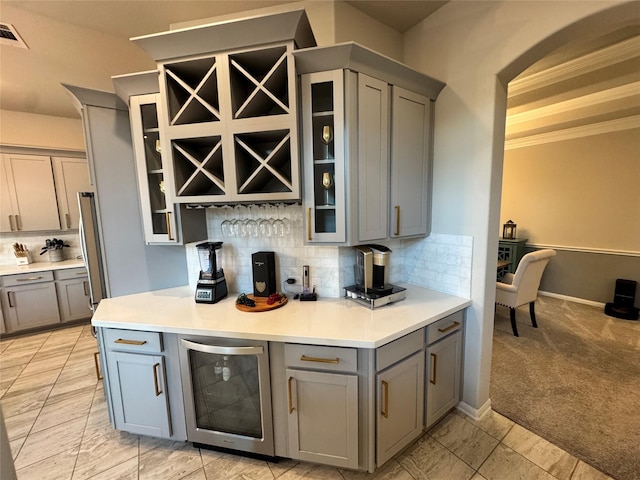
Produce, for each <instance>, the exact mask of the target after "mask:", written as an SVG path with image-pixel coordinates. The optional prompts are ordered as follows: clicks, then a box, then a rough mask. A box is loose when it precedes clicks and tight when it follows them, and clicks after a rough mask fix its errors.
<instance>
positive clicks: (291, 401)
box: [287, 377, 295, 414]
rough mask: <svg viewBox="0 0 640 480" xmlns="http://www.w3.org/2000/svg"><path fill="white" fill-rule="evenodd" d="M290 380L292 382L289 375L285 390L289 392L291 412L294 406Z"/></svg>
mask: <svg viewBox="0 0 640 480" xmlns="http://www.w3.org/2000/svg"><path fill="white" fill-rule="evenodd" d="M291 382H293V377H289V380H287V392H288V394H289V413H290V414H291V413H293V411H294V410H295V408H293V395H292V393H291Z"/></svg>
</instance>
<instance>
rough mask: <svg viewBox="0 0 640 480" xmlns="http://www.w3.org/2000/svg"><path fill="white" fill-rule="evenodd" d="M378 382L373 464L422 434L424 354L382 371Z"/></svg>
mask: <svg viewBox="0 0 640 480" xmlns="http://www.w3.org/2000/svg"><path fill="white" fill-rule="evenodd" d="M376 379H377V387H376V388H377V415H376V416H377V430H376V465H377V466H381V465H382V464H384V463H385V462H386V461H387V460H389V459H390V458H391V457H393V456H394V455H395V454H396V453H398V452H399V451H400V450H402V449H403V448H404V447H406V446H407V445H408V444H409V443H411V442H412V441H413V440H415V439H416V438H417V437H419V436H420V435H421V434H422V427H423V424H424V422H423V419H424V351H420V352H418V353H416V354H415V355H413V356H411V357H409V358H407V359H406V360H403V361H402V362H400V363H397V364H395V365H394V366H392V367H390V368H388V369H386V370H384V371H383V372H381V373H379V374H378V375H377V376H376Z"/></svg>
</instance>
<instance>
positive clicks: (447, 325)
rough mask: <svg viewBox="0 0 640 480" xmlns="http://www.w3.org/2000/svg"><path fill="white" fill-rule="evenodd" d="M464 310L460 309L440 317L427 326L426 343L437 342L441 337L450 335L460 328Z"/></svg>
mask: <svg viewBox="0 0 640 480" xmlns="http://www.w3.org/2000/svg"><path fill="white" fill-rule="evenodd" d="M463 317H464V310H460V311H459V312H456V313H454V314H451V315H449V316H448V317H444V318H441V319H440V320H438V321H437V322H435V323H432V324H431V325H428V326H427V345H431V344H432V343H433V342H437V341H438V340H440V339H441V338H444V337H446V336H447V335H451V334H452V333H453V332H457V331H458V330H460V329H461V328H462V321H463Z"/></svg>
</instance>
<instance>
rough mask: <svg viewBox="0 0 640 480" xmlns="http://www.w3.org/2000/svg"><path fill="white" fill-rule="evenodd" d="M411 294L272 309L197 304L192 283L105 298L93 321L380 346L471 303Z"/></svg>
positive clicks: (420, 291)
mask: <svg viewBox="0 0 640 480" xmlns="http://www.w3.org/2000/svg"><path fill="white" fill-rule="evenodd" d="M404 286H405V287H407V298H406V299H405V300H402V301H400V302H397V303H394V304H391V305H386V306H384V307H380V308H377V309H375V310H370V309H369V308H367V307H365V306H363V305H360V304H358V303H356V302H354V301H353V300H349V299H345V298H327V299H320V300H318V301H317V302H300V301H298V300H293V299H289V302H288V303H287V304H286V305H284V306H282V307H280V308H278V309H275V310H272V311H269V312H251V313H246V312H241V311H239V310H238V309H237V308H236V307H235V298H236V296H235V295H234V294H230V295H229V297H228V298H226V299H224V300H222V301H220V302H218V303H216V304H212V305H210V304H201V303H199V304H198V303H195V301H194V292H193V290H192V289H191V288H189V287H177V288H170V289H166V290H157V291H153V292H145V293H138V294H134V295H126V296H122V297H114V298H109V299H105V300H102V301H101V302H100V305H99V306H98V308H97V310H96V312H95V313H94V315H93V318H92V321H91V323H92V324H93V325H94V326H96V327H108V328H121V329H127V330H143V331H154V332H166V333H177V334H188V335H206V336H216V337H223V338H240V339H252V340H266V341H274V342H290V343H291V342H292V343H305V344H313V345H332V346H342V347H358V348H377V347H380V346H382V345H385V344H387V343H389V342H391V341H393V340H395V339H397V338H400V337H402V336H403V335H406V334H408V333H411V332H413V331H415V330H418V329H419V328H423V327H425V326H426V325H429V324H430V323H433V322H435V321H437V320H440V319H441V318H443V317H446V316H447V315H450V314H452V313H454V312H456V311H459V310H461V309H463V308H465V307H467V306H469V305H470V304H471V301H470V300H469V299H465V298H460V297H455V296H452V295H447V294H445V293H441V292H436V291H434V290H428V289H425V288H421V287H416V286H412V285H404Z"/></svg>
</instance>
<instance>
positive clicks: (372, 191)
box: [350, 73, 389, 242]
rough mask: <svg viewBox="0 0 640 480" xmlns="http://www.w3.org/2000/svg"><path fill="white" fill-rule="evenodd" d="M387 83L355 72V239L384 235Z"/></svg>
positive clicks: (387, 154) (387, 160)
mask: <svg viewBox="0 0 640 480" xmlns="http://www.w3.org/2000/svg"><path fill="white" fill-rule="evenodd" d="M388 119H389V85H387V83H386V82H383V81H381V80H376V79H375V78H372V77H369V76H367V75H364V74H362V73H359V74H358V121H357V132H358V158H357V159H350V161H354V162H357V177H358V183H357V185H358V203H357V206H358V241H359V242H366V241H371V240H379V239H384V238H386V237H387V225H388V221H387V218H388V217H387V212H388V205H389V193H388V192H389V142H388V140H389V120H388Z"/></svg>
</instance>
